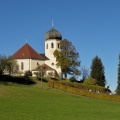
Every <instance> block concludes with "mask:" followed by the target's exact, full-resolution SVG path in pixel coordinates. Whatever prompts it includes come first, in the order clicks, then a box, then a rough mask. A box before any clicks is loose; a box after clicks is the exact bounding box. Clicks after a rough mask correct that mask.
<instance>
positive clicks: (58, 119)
mask: <svg viewBox="0 0 120 120" xmlns="http://www.w3.org/2000/svg"><path fill="white" fill-rule="evenodd" d="M40 86H41V85H40V82H39V83H37V84H35V85H30V86H29V85H17V84H9V85H3V84H0V120H120V114H119V113H120V103H119V102H112V101H105V100H99V99H94V98H88V97H82V96H76V95H72V94H68V93H65V92H63V91H59V90H56V89H52V88H49V87H48V86H47V83H43V87H42V88H41V87H40Z"/></svg>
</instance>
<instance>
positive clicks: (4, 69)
mask: <svg viewBox="0 0 120 120" xmlns="http://www.w3.org/2000/svg"><path fill="white" fill-rule="evenodd" d="M18 69H19V66H18V64H17V62H16V61H15V60H14V59H13V58H12V57H6V56H5V55H0V76H1V75H3V74H9V75H13V74H14V73H17V72H18Z"/></svg>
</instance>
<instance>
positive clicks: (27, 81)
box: [0, 75, 35, 85]
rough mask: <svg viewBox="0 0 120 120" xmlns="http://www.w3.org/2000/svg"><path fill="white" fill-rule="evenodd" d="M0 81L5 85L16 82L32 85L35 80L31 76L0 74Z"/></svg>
mask: <svg viewBox="0 0 120 120" xmlns="http://www.w3.org/2000/svg"><path fill="white" fill-rule="evenodd" d="M0 82H2V83H4V84H5V85H7V84H8V83H10V82H12V83H17V84H21V85H32V84H35V82H34V81H33V80H32V78H31V77H23V76H20V77H18V76H8V75H3V76H0Z"/></svg>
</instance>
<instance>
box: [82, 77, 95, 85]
mask: <svg viewBox="0 0 120 120" xmlns="http://www.w3.org/2000/svg"><path fill="white" fill-rule="evenodd" d="M96 83H97V81H96V80H95V79H94V78H92V77H88V78H86V79H85V80H84V84H87V85H96Z"/></svg>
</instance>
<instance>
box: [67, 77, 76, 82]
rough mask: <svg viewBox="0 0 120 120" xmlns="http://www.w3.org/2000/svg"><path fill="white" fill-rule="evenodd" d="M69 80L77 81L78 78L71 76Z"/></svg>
mask: <svg viewBox="0 0 120 120" xmlns="http://www.w3.org/2000/svg"><path fill="white" fill-rule="evenodd" d="M69 80H70V82H77V79H76V77H75V76H71V77H70V78H69Z"/></svg>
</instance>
